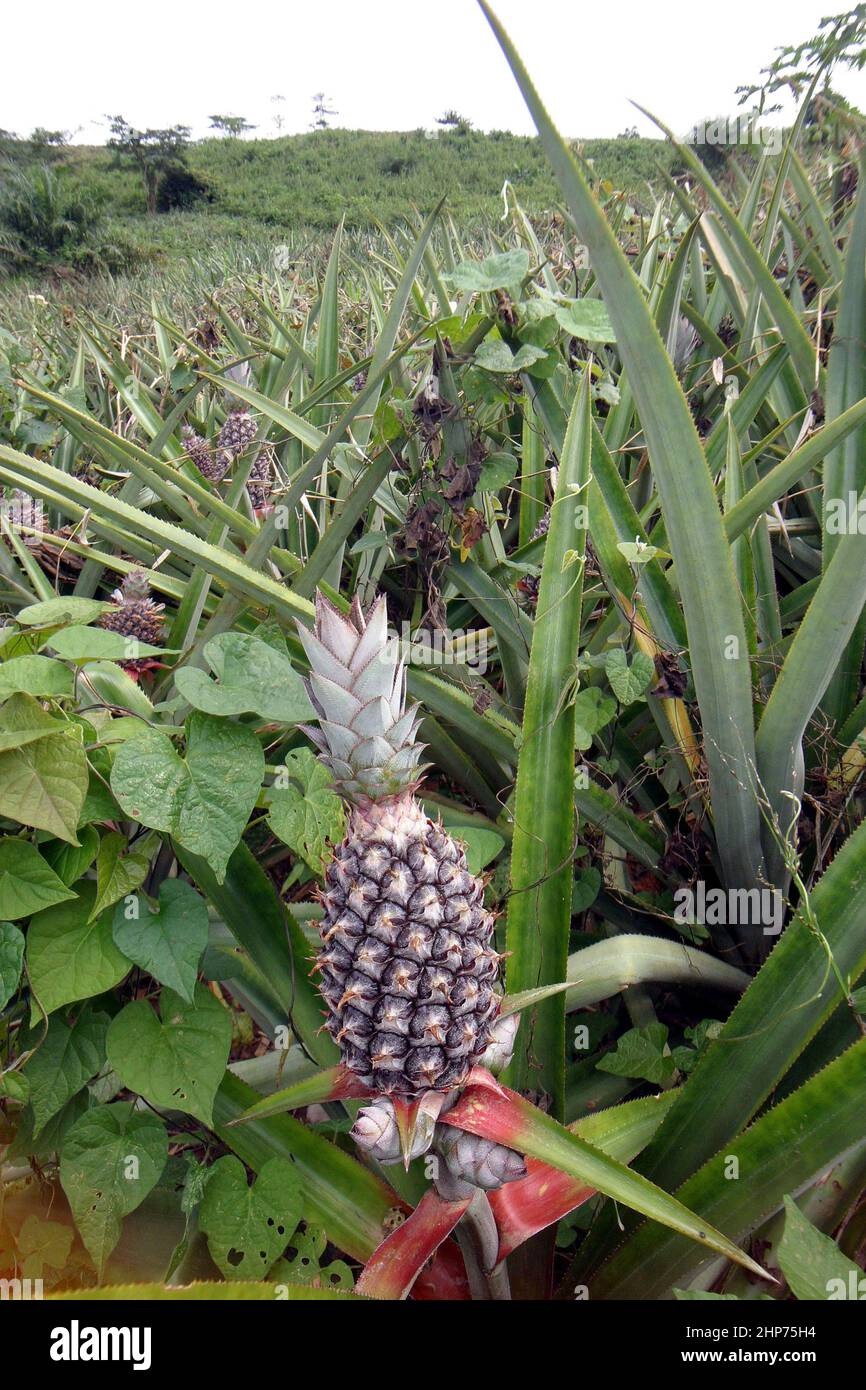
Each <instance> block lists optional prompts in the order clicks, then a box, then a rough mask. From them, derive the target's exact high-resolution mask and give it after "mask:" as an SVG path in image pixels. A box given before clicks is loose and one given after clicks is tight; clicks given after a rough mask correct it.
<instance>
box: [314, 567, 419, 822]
mask: <svg viewBox="0 0 866 1390" xmlns="http://www.w3.org/2000/svg"><path fill="white" fill-rule="evenodd" d="M298 636H299V637H300V639H301V642H302V644H303V647H304V651H305V652H306V654H307V659H308V660H309V663H310V677H309V680H308V681H307V682H306V687H307V694H308V695H309V697H310V701H311V703H312V705H313V708H314V709H315V711H316V714H317V715H318V717H319V727H318V729H315V728H310V727H309V726H307V725H304V726H302V727H303V728H304V732H305V733H306V734H307V735H308V737H309V738H310V739H311V740H312V741H313V743H315V745H316V747H317V748H318V749H319V750H320V751H321V753H322V755H323V760H324V762H325V763H326V764H327V766H328V767H329V768H330V769H331V772H332V773H333V774H334V778H335V781H336V783H337V786H338V789H339V790H340V791H342V793H343V794H344V796H346V797H347V798H348V799H349V800H350V801H354V802H361V803H364V802H366V801H382V800H384V799H385V798H386V797H392V796H398V795H400V794H401V793H403V792H407V791H410V790H412V789H413V788H414V787H415V786H416V785H417V783H418V781H419V778H420V775H421V769H420V768H419V766H418V760H419V758H420V756H421V752H422V750H423V747H424V745H423V744H419V743H416V742H415V735H416V733H417V730H418V723H419V720H420V715H419V713H418V706H417V705H412V706H410V708H409V709H408V710H407V709H406V672H405V665H404V662H403V661H402V660H401V658H400V655H399V651H398V647H397V643H396V642H394V641H392V640H390V639H389V637H388V611H387V608H386V606H385V597H384V595H380V596H379V597H378V598H377V599H376V600H375V601H374V603H373V605H372V607H371V608H370V610H369V612H368V613H367V615H366V617H365V616H364V614H363V612H362V611H361V605H360V602H359V601H358V598H357V595H356V596H355V598H354V599H353V600H352V607H351V611H350V613H349V615H348V617H345V616H344V615H343V614H342V613H340V612H339V611H338V609H336V608H335V607H334V605H333V604H332V603H331V602H330V601H329V600H328V599H326V598H325V596H324V594H322V593H319V592H317V593H316V622H315V631H314V632H310V631H309V629H307V628H305V627H302V626H301V625H300V624H298Z"/></svg>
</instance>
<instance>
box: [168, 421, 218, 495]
mask: <svg viewBox="0 0 866 1390" xmlns="http://www.w3.org/2000/svg"><path fill="white" fill-rule="evenodd" d="M180 433H181V439H182V440H183V447H184V448H185V450H186V452H187V456H188V457H189V458H190V459H192V461H193V463H194V464H195V466H196V468H197V469H198V471H199V473H201V475H202V477H203V478H209V479H210V481H211V482H213V483H218V482H219V481H220V479H221V478H222V477H223V475H224V474H225V471H226V469H227V468H228V466H229V461H228V459H227V458H225V457H220V456H218V455H217V454H216V452H215V451H214V450H213V449H212V448H211V446H210V444H208V442H207V440H206V439H202V437H201V435H200V434H196V432H195V430H194V429H191V428H190V426H189V425H184V427H183V429H182V430H181V432H180Z"/></svg>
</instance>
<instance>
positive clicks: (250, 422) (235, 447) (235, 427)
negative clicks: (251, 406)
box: [217, 410, 256, 462]
mask: <svg viewBox="0 0 866 1390" xmlns="http://www.w3.org/2000/svg"><path fill="white" fill-rule="evenodd" d="M255 437H256V422H255V420H254V419H253V417H252V415H250V412H249V411H248V410H232V411H230V412H229V414H228V415H227V416H226V422H225V424H224V425H223V427H222V429H221V430H220V432H219V439H218V441H217V442H218V444H219V447H220V449H221V450H222V451H223V452H224V453H226V454H228V456H229V462H233V461H234V460H235V459H236V458H237V457H238V455H239V454H242V453H243V451H244V449H246V447H247V445H249V444H252V442H253V440H254V439H255Z"/></svg>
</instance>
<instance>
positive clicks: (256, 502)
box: [247, 449, 271, 512]
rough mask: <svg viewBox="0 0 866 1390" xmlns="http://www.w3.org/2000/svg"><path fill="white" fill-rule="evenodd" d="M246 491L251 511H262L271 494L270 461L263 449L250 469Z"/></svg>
mask: <svg viewBox="0 0 866 1390" xmlns="http://www.w3.org/2000/svg"><path fill="white" fill-rule="evenodd" d="M247 493H248V494H249V499H250V505H251V506H252V508H253V511H255V512H260V511H263V510H264V508H265V507H267V505H268V501H269V499H270V495H271V462H270V459H269V458H268V455H267V452H266V451H265V450H264V449H263V450H262V452H261V453H260V454H259V456H258V458H257V459H256V460H255V462H254V464H253V466H252V468H251V469H250V476H249V478H248V480H247Z"/></svg>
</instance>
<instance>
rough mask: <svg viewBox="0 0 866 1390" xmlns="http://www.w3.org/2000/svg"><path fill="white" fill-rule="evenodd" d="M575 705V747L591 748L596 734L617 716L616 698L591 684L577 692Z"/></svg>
mask: <svg viewBox="0 0 866 1390" xmlns="http://www.w3.org/2000/svg"><path fill="white" fill-rule="evenodd" d="M573 707H574V718H575V739H574V743H575V747H576V748H579V749H581V750H584V749H586V748H591V747H592V740H593V738H594V737H595V735H596V734H597V733H598V732H599V730H600V729H603V728H604V726H605V725H606V724H609V723H610V721H611V720H612V719H613V718H615V716H616V700H614V699H612V697H611V696H610V695H606V694H605V692H604V691H603V690H599V688H598V686H597V685H589V686H587V687H586V689H585V690H579V691H578V692H577V694H576V695H575V697H574V701H573Z"/></svg>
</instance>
